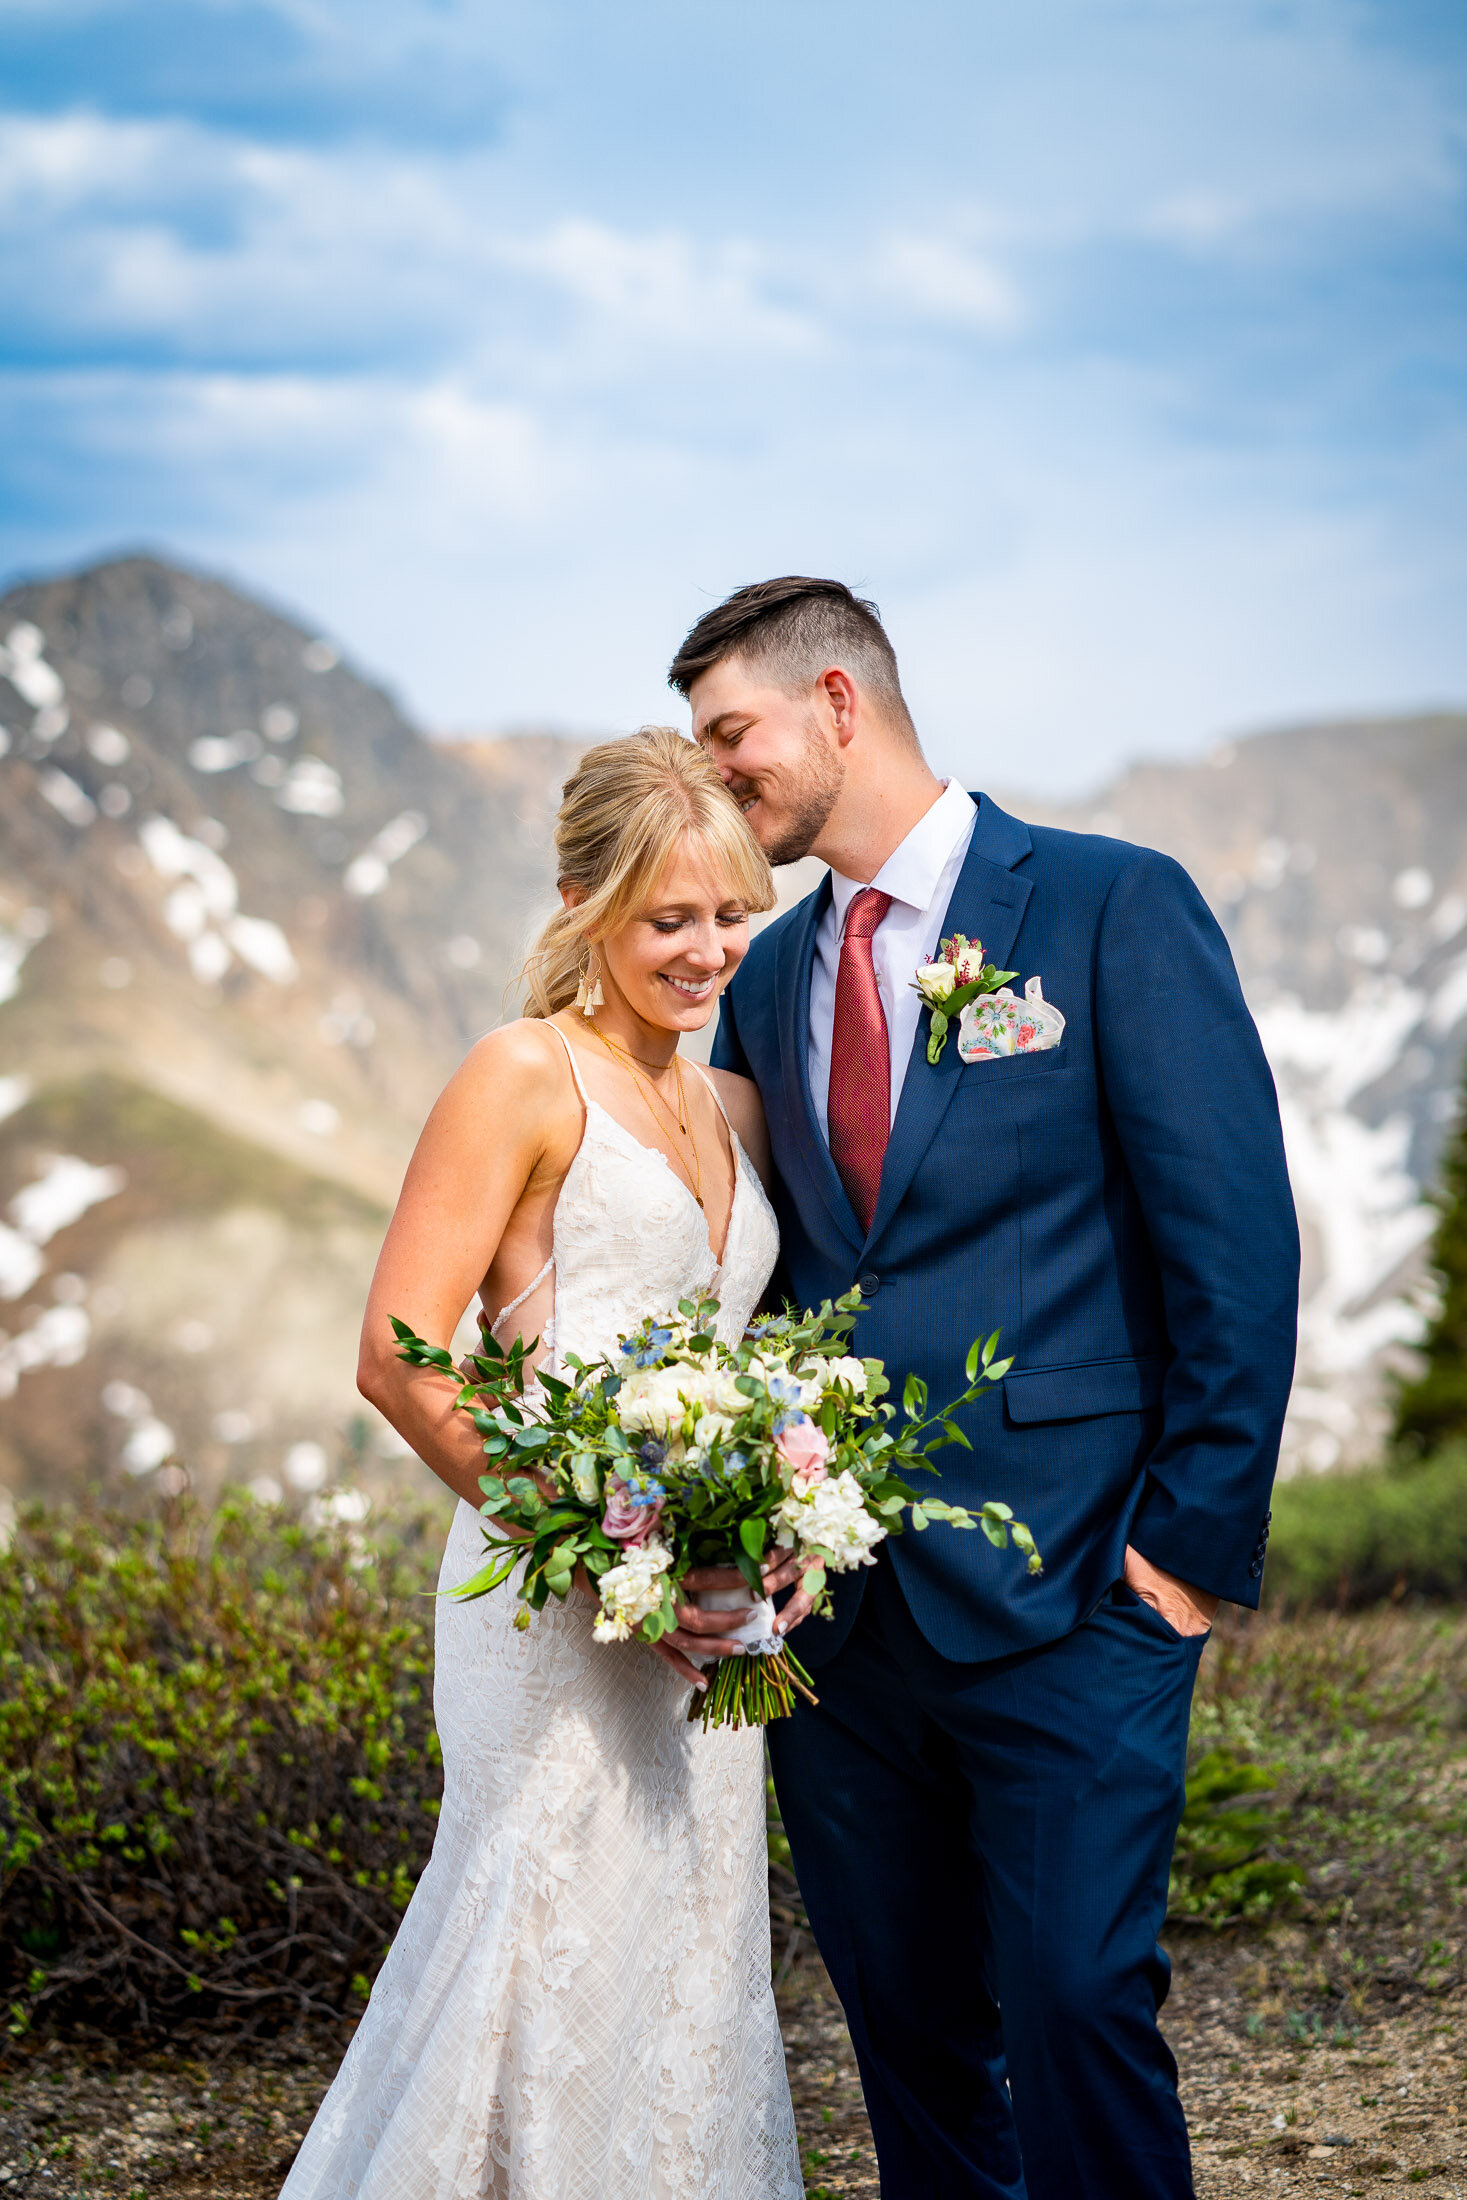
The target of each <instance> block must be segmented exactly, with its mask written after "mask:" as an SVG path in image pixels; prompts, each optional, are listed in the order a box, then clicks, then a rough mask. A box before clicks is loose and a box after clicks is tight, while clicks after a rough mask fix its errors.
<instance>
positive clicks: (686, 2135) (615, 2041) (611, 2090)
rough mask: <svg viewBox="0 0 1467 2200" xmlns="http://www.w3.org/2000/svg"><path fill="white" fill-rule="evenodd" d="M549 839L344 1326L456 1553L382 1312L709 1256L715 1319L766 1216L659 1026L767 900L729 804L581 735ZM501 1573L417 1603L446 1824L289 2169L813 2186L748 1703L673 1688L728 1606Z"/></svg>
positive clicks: (290, 2183) (423, 1319)
mask: <svg viewBox="0 0 1467 2200" xmlns="http://www.w3.org/2000/svg"><path fill="white" fill-rule="evenodd" d="M556 849H557V854H558V858H559V871H560V878H559V884H560V893H561V899H562V902H563V904H564V906H563V908H562V909H561V910H559V911H558V912H557V913H556V915H555V916H554V917H553V918H552V919H551V921H550V923H549V924H548V925H547V926H546V927H545V930H544V931H543V933H542V934H541V936H540V939H539V941H538V942H537V944H536V946H535V948H534V949H533V951H532V953H531V956H530V959H529V962H528V964H527V966H526V980H527V991H528V1003H527V1014H526V1016H525V1018H524V1019H523V1020H522V1021H520V1022H517V1023H512V1024H509V1025H507V1026H505V1027H504V1028H503V1029H501V1030H499V1031H495V1032H493V1033H491V1034H490V1036H489V1037H488V1038H486V1039H483V1040H481V1041H480V1042H479V1044H478V1045H477V1046H476V1047H475V1048H474V1049H473V1051H472V1053H471V1054H470V1055H469V1057H468V1059H467V1060H466V1061H465V1063H464V1064H463V1067H462V1068H461V1069H460V1070H459V1071H458V1073H457V1075H456V1076H455V1077H454V1078H453V1079H452V1081H451V1082H450V1083H449V1085H448V1087H447V1089H446V1090H445V1091H444V1093H443V1094H442V1096H441V1097H440V1099H439V1100H438V1102H437V1104H436V1106H435V1107H434V1109H433V1112H432V1114H431V1116H430V1117H429V1119H428V1123H427V1126H426V1128H425V1129H424V1131H423V1135H422V1138H421V1140H420V1141H419V1144H418V1148H417V1151H416V1153H415V1154H414V1156H413V1160H412V1163H411V1166H410V1168H409V1170H408V1174H407V1178H406V1181H405V1183H404V1186H403V1191H402V1197H401V1199H400V1200H399V1202H398V1207H397V1212H396V1214H395V1215H394V1216H393V1220H392V1225H391V1228H390V1230H389V1231H388V1235H387V1240H386V1243H385V1245H384V1246H383V1249H382V1257H381V1260H380V1261H379V1263H378V1267H377V1273H376V1277H375V1279H374V1281H373V1285H372V1294H371V1298H370V1301H369V1303H368V1308H367V1316H366V1322H365V1326H364V1329H363V1333H362V1358H361V1372H360V1383H361V1388H362V1390H363V1392H364V1393H365V1394H366V1396H367V1397H368V1398H370V1399H371V1400H372V1401H373V1403H374V1404H375V1405H377V1406H378V1407H380V1409H381V1410H382V1412H383V1413H384V1414H386V1416H387V1418H388V1419H389V1420H390V1421H391V1422H392V1424H393V1426H394V1427H395V1428H397V1429H398V1430H400V1431H401V1433H402V1434H403V1436H404V1437H406V1439H407V1441H408V1442H409V1443H410V1444H411V1445H412V1447H413V1449H414V1451H415V1452H416V1453H417V1454H418V1456H419V1457H420V1458H421V1459H423V1460H425V1461H426V1462H427V1464H428V1465H429V1466H430V1467H431V1468H432V1469H433V1471H434V1473H435V1474H437V1475H438V1476H439V1477H440V1479H441V1480H443V1481H444V1482H446V1483H447V1484H448V1487H449V1488H450V1489H451V1490H452V1491H453V1492H454V1493H455V1495H456V1496H457V1497H458V1498H459V1500H460V1502H459V1505H458V1508H457V1511H456V1513H455V1515H454V1519H453V1524H452V1527H451V1528H450V1531H449V1536H448V1546H447V1549H446V1551H445V1553H444V1559H443V1570H442V1575H441V1583H440V1585H441V1586H442V1587H444V1588H451V1587H452V1586H453V1585H454V1584H455V1583H456V1582H459V1581H463V1580H465V1579H466V1578H467V1577H468V1575H469V1574H470V1573H472V1572H473V1571H474V1570H475V1569H476V1567H477V1566H478V1564H479V1562H480V1557H481V1551H482V1543H481V1536H480V1526H479V1518H478V1514H477V1511H476V1507H477V1505H478V1503H479V1499H480V1491H479V1487H478V1478H479V1475H480V1473H481V1471H482V1470H483V1467H484V1459H483V1455H482V1453H481V1452H480V1449H479V1441H478V1438H477V1436H476V1435H475V1433H474V1430H473V1428H472V1426H471V1424H470V1423H469V1421H468V1420H467V1418H466V1416H464V1415H463V1414H461V1413H457V1412H455V1411H454V1408H453V1398H454V1395H455V1389H454V1385H453V1384H452V1383H451V1382H450V1381H449V1380H448V1379H447V1378H445V1377H443V1376H441V1375H437V1374H434V1373H433V1372H432V1371H431V1370H423V1369H417V1368H410V1367H408V1366H406V1365H405V1364H404V1363H403V1362H402V1361H401V1360H399V1359H398V1358H397V1357H396V1355H395V1350H394V1344H393V1337H392V1332H391V1328H390V1324H389V1316H390V1315H394V1314H395V1315H397V1316H399V1317H400V1318H401V1319H402V1320H404V1321H406V1322H409V1323H410V1324H411V1325H412V1327H413V1328H414V1329H415V1330H416V1331H417V1332H418V1334H419V1335H420V1336H426V1337H436V1338H448V1337H450V1336H451V1335H452V1334H453V1332H454V1330H455V1328H456V1326H457V1324H458V1322H459V1319H460V1317H461V1316H462V1314H463V1312H464V1310H465V1308H466V1307H467V1306H468V1304H469V1302H470V1301H471V1299H472V1298H473V1297H474V1295H475V1294H476V1293H477V1295H478V1297H479V1299H480V1300H481V1301H482V1304H483V1306H484V1308H485V1310H486V1314H487V1316H488V1317H489V1319H490V1321H491V1324H492V1327H493V1329H494V1332H495V1334H496V1335H497V1336H499V1337H500V1338H501V1340H502V1341H507V1340H508V1339H509V1338H511V1337H512V1336H514V1335H515V1334H519V1335H521V1336H523V1337H524V1338H526V1339H527V1340H528V1339H530V1338H533V1337H536V1336H538V1337H539V1339H540V1347H539V1351H538V1353H537V1354H536V1358H537V1359H539V1360H541V1361H546V1360H549V1361H554V1362H556V1363H560V1362H563V1360H564V1356H565V1355H566V1354H567V1353H568V1352H575V1353H578V1354H579V1355H580V1357H581V1358H582V1359H586V1360H589V1359H594V1358H596V1357H597V1356H598V1355H600V1354H602V1353H610V1352H613V1351H614V1350H615V1348H616V1343H617V1339H618V1337H619V1336H621V1335H624V1334H626V1333H627V1332H628V1331H630V1330H632V1329H634V1328H635V1327H636V1326H637V1325H638V1324H639V1323H640V1322H641V1321H642V1319H643V1318H644V1316H646V1315H649V1314H660V1313H665V1312H667V1311H668V1310H669V1309H670V1308H672V1307H673V1306H675V1305H676V1303H677V1301H678V1300H679V1299H680V1298H688V1297H692V1298H698V1297H701V1296H703V1295H705V1294H709V1295H712V1296H713V1297H716V1298H717V1299H718V1300H719V1302H720V1306H721V1309H722V1311H721V1314H720V1317H719V1325H718V1326H719V1333H720V1335H722V1336H723V1337H725V1338H726V1339H727V1340H729V1341H730V1342H732V1341H733V1340H734V1339H736V1338H737V1337H738V1336H739V1335H740V1334H741V1333H742V1331H743V1329H744V1327H745V1325H746V1323H747V1322H748V1320H749V1317H750V1316H751V1314H752V1313H753V1311H754V1308H755V1306H756V1305H757V1303H758V1301H759V1298H760V1295H761V1293H762V1292H763V1290H764V1287H765V1285H766V1283H767V1282H768V1280H769V1276H770V1273H771V1271H772V1269H773V1266H774V1261H775V1255H776V1252H777V1249H778V1239H777V1234H776V1229H775V1222H774V1216H773V1213H772V1211H771V1209H770V1205H769V1202H768V1199H767V1198H766V1197H765V1193H764V1189H763V1186H762V1185H761V1183H760V1178H759V1174H758V1173H757V1172H759V1171H760V1170H764V1171H767V1169H768V1166H769V1163H768V1145H767V1141H766V1138H765V1132H764V1123H763V1117H762V1115H761V1112H760V1107H759V1100H758V1096H757V1094H756V1092H755V1090H754V1087H753V1086H752V1085H751V1084H749V1083H747V1082H746V1081H745V1080H744V1079H742V1078H739V1077H734V1076H730V1075H728V1074H727V1073H725V1072H719V1071H711V1072H710V1071H703V1070H700V1069H698V1068H697V1067H696V1066H694V1065H691V1064H684V1063H683V1062H682V1061H680V1060H679V1058H678V1053H677V1047H678V1040H679V1038H680V1036H681V1034H682V1033H683V1032H685V1031H697V1030H699V1029H700V1028H701V1027H702V1026H703V1025H704V1024H706V1023H707V1021H708V1019H709V1017H710V1016H711V1015H712V1013H713V1009H714V1004H715V1002H716V1001H717V998H718V994H719V992H720V990H721V988H722V987H723V985H724V984H726V982H727V981H728V979H729V978H730V977H731V976H732V975H733V972H734V971H735V969H736V968H737V967H738V964H739V962H740V960H741V959H742V957H743V954H744V952H745V949H746V948H747V946H748V939H749V912H750V911H751V910H761V909H767V908H769V907H770V906H771V904H772V902H773V899H774V895H773V886H772V882H771V878H770V872H769V866H768V864H767V862H766V861H765V858H764V856H763V854H762V853H761V851H760V849H759V847H758V844H757V843H756V841H755V839H754V836H753V834H752V833H751V832H750V830H749V828H748V827H747V825H746V824H745V823H744V820H743V818H742V817H741V815H740V813H739V811H738V808H737V807H736V805H735V803H734V802H733V800H732V798H731V797H730V796H729V795H728V793H727V792H726V791H725V789H724V787H723V785H722V783H721V781H720V780H719V778H718V775H717V772H716V771H715V769H714V767H713V766H712V764H711V763H709V762H708V760H707V759H706V758H705V757H704V755H703V754H702V752H701V751H700V750H699V749H697V748H695V747H694V746H693V744H692V743H691V742H689V741H686V740H684V739H683V738H682V736H681V735H679V734H677V733H675V732H672V731H670V730H668V729H664V728H655V727H654V728H649V729H647V730H645V731H644V732H642V733H639V734H635V735H633V736H631V737H630V738H629V739H627V740H622V741H612V742H608V743H606V744H605V745H604V746H603V747H600V748H596V749H593V750H592V751H591V752H590V754H589V755H588V756H586V757H585V759H584V760H583V762H582V763H581V765H580V767H579V769H578V770H577V771H576V772H575V773H574V774H573V776H572V777H571V778H570V779H569V780H568V781H567V782H566V787H565V799H564V802H563V805H562V808H561V811H560V817H559V821H558V824H557V828H556ZM751 1157H752V1159H751ZM795 1570H796V1569H795V1567H794V1566H793V1564H792V1563H787V1564H785V1565H784V1566H782V1567H780V1568H777V1569H775V1570H773V1571H772V1572H771V1574H770V1576H769V1585H770V1587H779V1586H782V1585H784V1582H785V1580H786V1577H789V1578H793V1574H794V1572H795ZM694 1578H695V1580H696V1577H694ZM721 1584H722V1577H711V1579H710V1577H704V1586H712V1585H721ZM517 1608H518V1607H517V1601H516V1599H515V1598H514V1596H513V1593H512V1590H511V1589H510V1588H509V1587H508V1586H506V1587H505V1588H504V1589H502V1590H498V1591H496V1592H494V1593H493V1594H492V1595H490V1596H486V1597H484V1598H482V1599H480V1600H479V1601H477V1602H475V1603H472V1604H467V1605H456V1604H453V1603H451V1602H447V1601H445V1602H442V1603H440V1604H439V1606H438V1620H437V1649H436V1677H435V1681H434V1697H433V1701H434V1711H435V1714H436V1718H437V1725H438V1733H439V1738H440V1740H441V1743H442V1748H443V1774H444V1792H443V1804H442V1812H441V1815H440V1818H439V1821H438V1832H437V1837H436V1839H435V1841H434V1844H433V1854H432V1857H431V1859H430V1861H429V1863H428V1867H427V1869H426V1871H425V1872H424V1874H423V1877H422V1879H421V1881H420V1882H419V1884H418V1888H417V1891H416V1893H415V1894H414V1896H413V1898H412V1901H411V1903H410V1904H409V1905H408V1909H407V1912H406V1915H405V1916H404V1918H403V1920H402V1924H401V1926H400V1928H399V1930H398V1933H397V1937H396V1939H395V1940H394V1942H393V1944H392V1948H391V1951H390V1953H389V1955H388V1957H387V1960H386V1962H385V1964H384V1965H383V1968H382V1972H381V1975H380V1976H379V1978H378V1980H377V1983H376V1986H375V1987H374V1989H373V1992H372V1998H371V2003H370V2006H369V2007H368V2010H367V2013H366V2015H365V2017H364V2018H363V2020H362V2022H361V2025H360V2026H359V2028H358V2030H357V2033H356V2036H355V2038H354V2039H353V2041H352V2044H351V2046H350V2048H349V2050H348V2052H347V2055H346V2059H345V2061H344V2062H343V2064H342V2066H341V2069H340V2071H339V2073H338V2074H337V2077H336V2080H335V2082H334V2084H333V2085H332V2088H331V2090H330V2092H329V2093H328V2094H327V2096H326V2099H325V2101H324V2102H323V2103H322V2106H321V2109H320V2111H319V2113H318V2115H317V2117H316V2120H315V2122H314V2123H313V2125H312V2126H311V2129H310V2132H309V2133H308V2135H307V2137H306V2141H305V2144H304V2146H303V2147H302V2149H301V2151H300V2154H299V2156H298V2157H297V2160H296V2163H295V2166H294V2168H293V2169H292V2170H291V2173H290V2176H289V2178H288V2179H287V2181H286V2185H285V2189H284V2192H283V2194H282V2196H281V2200H348V2196H350V2200H799V2195H800V2193H801V2191H802V2189H803V2188H802V2185H801V2179H800V2172H799V2162H798V2154H797V2150H796V2144H795V2131H794V2119H793V2114H792V2111H791V2107H790V2098H789V2089H788V2085H787V2082H786V2079H785V2070H784V2056H783V2050H782V2047H781V2044H780V2037H779V2031H778V2027H777V2024H776V2020H775V2010H774V1999H773V1995H772V1993H771V1990H770V1983H769V1926H768V1910H767V1900H766V1880H765V1837H764V1754H763V1742H762V1736H761V1735H760V1733H759V1731H758V1730H757V1729H744V1730H742V1731H740V1732H736V1733H733V1732H729V1731H728V1730H726V1729H724V1730H714V1731H712V1732H709V1733H706V1734H705V1733H704V1732H702V1730H701V1728H700V1727H699V1726H698V1725H696V1724H689V1723H688V1721H687V1718H686V1711H687V1707H688V1701H689V1695H688V1691H689V1687H690V1686H692V1687H694V1688H701V1687H703V1686H704V1685H705V1683H704V1679H703V1675H702V1672H701V1671H700V1669H699V1667H698V1666H697V1665H696V1664H694V1663H693V1662H691V1658H690V1653H691V1654H692V1655H694V1656H703V1657H706V1656H708V1655H710V1654H712V1655H723V1654H733V1653H732V1652H731V1651H730V1649H729V1646H728V1644H727V1642H726V1639H725V1636H724V1632H723V1631H724V1630H726V1629H728V1628H729V1627H731V1626H733V1625H735V1624H737V1619H738V1615H737V1614H734V1615H732V1617H730V1615H729V1614H728V1613H725V1612H704V1611H700V1610H697V1609H696V1608H694V1607H691V1606H684V1607H683V1608H681V1610H680V1612H679V1626H678V1629H677V1632H676V1633H674V1634H672V1635H670V1636H668V1637H666V1638H665V1639H664V1641H663V1642H662V1643H659V1644H658V1645H657V1648H656V1650H655V1651H648V1650H647V1649H646V1648H644V1647H643V1646H641V1645H634V1644H629V1645H627V1646H625V1647H623V1648H616V1647H606V1646H602V1645H597V1644H594V1643H593V1642H592V1639H591V1625H592V1620H593V1617H594V1614H595V1610H596V1607H595V1604H594V1602H593V1600H592V1598H591V1596H590V1595H589V1593H588V1592H585V1591H582V1590H578V1589H577V1590H573V1591H572V1592H571V1595H570V1597H569V1599H568V1600H567V1602H566V1603H565V1604H564V1605H560V1604H557V1603H556V1602H555V1600H554V1599H552V1600H551V1601H550V1603H549V1604H548V1605H547V1606H546V1608H545V1610H544V1611H543V1612H541V1613H539V1614H538V1615H537V1616H536V1617H535V1618H534V1619H533V1621H532V1622H531V1625H530V1626H529V1628H528V1629H527V1630H526V1631H524V1632H520V1631H518V1630H516V1628H515V1627H514V1626H513V1625H512V1621H513V1617H514V1614H515V1611H516V1610H517Z"/></svg>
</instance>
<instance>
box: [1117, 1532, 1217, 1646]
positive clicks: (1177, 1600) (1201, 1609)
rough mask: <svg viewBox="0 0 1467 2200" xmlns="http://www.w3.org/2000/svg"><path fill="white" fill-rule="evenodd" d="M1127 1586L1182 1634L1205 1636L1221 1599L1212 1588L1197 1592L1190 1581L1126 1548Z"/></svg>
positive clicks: (1169, 1625)
mask: <svg viewBox="0 0 1467 2200" xmlns="http://www.w3.org/2000/svg"><path fill="white" fill-rule="evenodd" d="M1125 1580H1126V1587H1127V1588H1128V1589H1129V1590H1130V1592H1131V1594H1132V1595H1133V1596H1137V1597H1139V1598H1140V1599H1141V1602H1142V1603H1143V1604H1149V1605H1150V1606H1151V1609H1152V1610H1153V1611H1154V1612H1160V1614H1161V1616H1162V1618H1163V1619H1164V1620H1165V1621H1166V1623H1167V1625H1168V1627H1173V1628H1175V1629H1176V1632H1177V1633H1178V1634H1179V1635H1205V1634H1206V1633H1207V1630H1208V1629H1209V1627H1211V1625H1212V1623H1213V1620H1214V1618H1215V1617H1216V1615H1217V1608H1218V1604H1219V1603H1220V1601H1221V1599H1220V1598H1218V1597H1215V1596H1214V1595H1213V1594H1212V1592H1211V1590H1210V1589H1194V1588H1193V1587H1192V1584H1191V1583H1190V1582H1188V1581H1181V1580H1179V1579H1178V1578H1177V1576H1176V1575H1175V1574H1169V1573H1168V1572H1167V1571H1166V1569H1165V1568H1164V1567H1161V1566H1153V1565H1152V1563H1151V1560H1150V1559H1149V1558H1143V1557H1142V1556H1141V1553H1140V1552H1139V1551H1138V1550H1134V1549H1133V1548H1132V1546H1131V1545H1130V1544H1129V1543H1128V1544H1127V1545H1126V1574H1125Z"/></svg>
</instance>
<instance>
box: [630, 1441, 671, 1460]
mask: <svg viewBox="0 0 1467 2200" xmlns="http://www.w3.org/2000/svg"><path fill="white" fill-rule="evenodd" d="M637 1457H638V1458H639V1459H640V1460H641V1462H642V1464H643V1466H644V1467H660V1466H661V1465H662V1462H663V1460H664V1459H665V1458H666V1457H667V1446H666V1444H663V1443H659V1442H658V1440H657V1438H656V1437H655V1436H649V1437H648V1438H647V1441H646V1443H645V1444H643V1446H642V1448H641V1450H640V1451H639V1452H638V1453H637Z"/></svg>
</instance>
